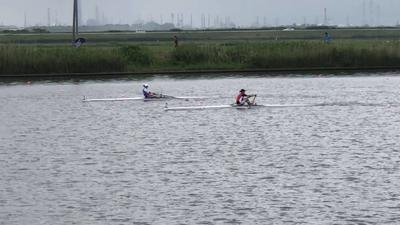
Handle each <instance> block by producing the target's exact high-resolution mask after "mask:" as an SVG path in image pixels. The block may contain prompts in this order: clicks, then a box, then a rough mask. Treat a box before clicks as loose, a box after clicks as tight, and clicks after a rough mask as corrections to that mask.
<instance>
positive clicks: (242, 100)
mask: <svg viewBox="0 0 400 225" xmlns="http://www.w3.org/2000/svg"><path fill="white" fill-rule="evenodd" d="M250 97H253V95H247V94H246V90H244V89H241V90H240V92H239V94H238V95H237V96H236V105H238V106H243V105H245V104H247V105H248V106H250V105H252V103H251V102H250V100H249V98H250Z"/></svg>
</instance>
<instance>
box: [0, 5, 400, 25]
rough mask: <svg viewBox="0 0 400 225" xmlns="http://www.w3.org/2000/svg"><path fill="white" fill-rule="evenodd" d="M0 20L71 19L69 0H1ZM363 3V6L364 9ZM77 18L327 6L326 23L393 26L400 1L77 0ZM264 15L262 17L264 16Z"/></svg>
mask: <svg viewBox="0 0 400 225" xmlns="http://www.w3.org/2000/svg"><path fill="white" fill-rule="evenodd" d="M0 2H1V8H0V23H1V24H4V25H11V24H14V25H18V26H23V25H24V15H25V14H26V18H27V25H37V24H42V25H46V24H47V11H48V8H50V9H51V10H50V14H51V23H52V24H54V23H56V22H57V23H58V24H68V25H69V24H71V21H72V3H73V1H72V0H12V1H9V0H0ZM363 2H365V4H364V5H365V7H364V8H365V10H363ZM81 5H82V7H81V10H82V17H83V18H82V19H83V20H84V21H86V20H87V19H89V18H94V17H95V15H96V6H97V7H98V11H99V15H100V17H103V16H102V15H103V14H104V17H105V18H106V19H107V22H108V23H134V22H135V21H137V20H139V19H141V20H144V21H150V20H154V21H156V22H160V21H161V18H162V19H163V22H170V21H171V13H175V14H177V13H179V14H181V13H182V14H183V15H184V18H185V23H186V24H189V23H190V15H192V16H193V24H194V25H195V26H200V24H201V15H202V14H205V15H206V17H207V15H208V14H209V15H210V16H211V20H212V22H211V23H213V21H214V17H216V16H217V15H218V16H219V18H220V20H221V21H222V20H225V18H226V17H229V18H230V20H231V21H233V22H235V23H236V24H237V25H239V26H246V25H251V24H253V23H255V22H256V21H257V17H258V18H259V24H261V25H263V24H264V22H266V23H267V24H268V25H276V24H292V23H298V24H301V23H304V22H306V23H314V24H315V23H319V24H322V23H323V22H324V8H327V10H328V19H329V20H328V21H329V24H347V23H351V24H354V25H359V24H361V23H362V21H363V18H364V17H363V11H364V12H365V19H364V21H365V22H367V23H369V24H374V25H377V24H378V23H379V24H384V25H395V24H396V22H397V21H398V20H399V19H400V13H399V11H400V0H81ZM264 18H265V19H264Z"/></svg>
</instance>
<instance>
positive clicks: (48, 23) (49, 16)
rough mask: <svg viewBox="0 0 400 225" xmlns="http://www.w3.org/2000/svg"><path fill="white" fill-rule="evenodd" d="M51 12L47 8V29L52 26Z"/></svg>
mask: <svg viewBox="0 0 400 225" xmlns="http://www.w3.org/2000/svg"><path fill="white" fill-rule="evenodd" d="M50 14H51V12H50V8H47V27H50V26H51V15H50Z"/></svg>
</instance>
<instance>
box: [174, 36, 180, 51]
mask: <svg viewBox="0 0 400 225" xmlns="http://www.w3.org/2000/svg"><path fill="white" fill-rule="evenodd" d="M174 45H175V48H177V47H178V45H179V40H178V37H177V36H176V35H175V36H174Z"/></svg>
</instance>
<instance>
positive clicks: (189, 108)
mask: <svg viewBox="0 0 400 225" xmlns="http://www.w3.org/2000/svg"><path fill="white" fill-rule="evenodd" d="M306 106H310V105H305V104H296V105H252V106H250V107H249V106H237V105H213V106H188V107H165V108H164V110H165V111H183V110H202V109H229V108H233V109H250V108H254V107H268V108H285V107H306Z"/></svg>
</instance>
